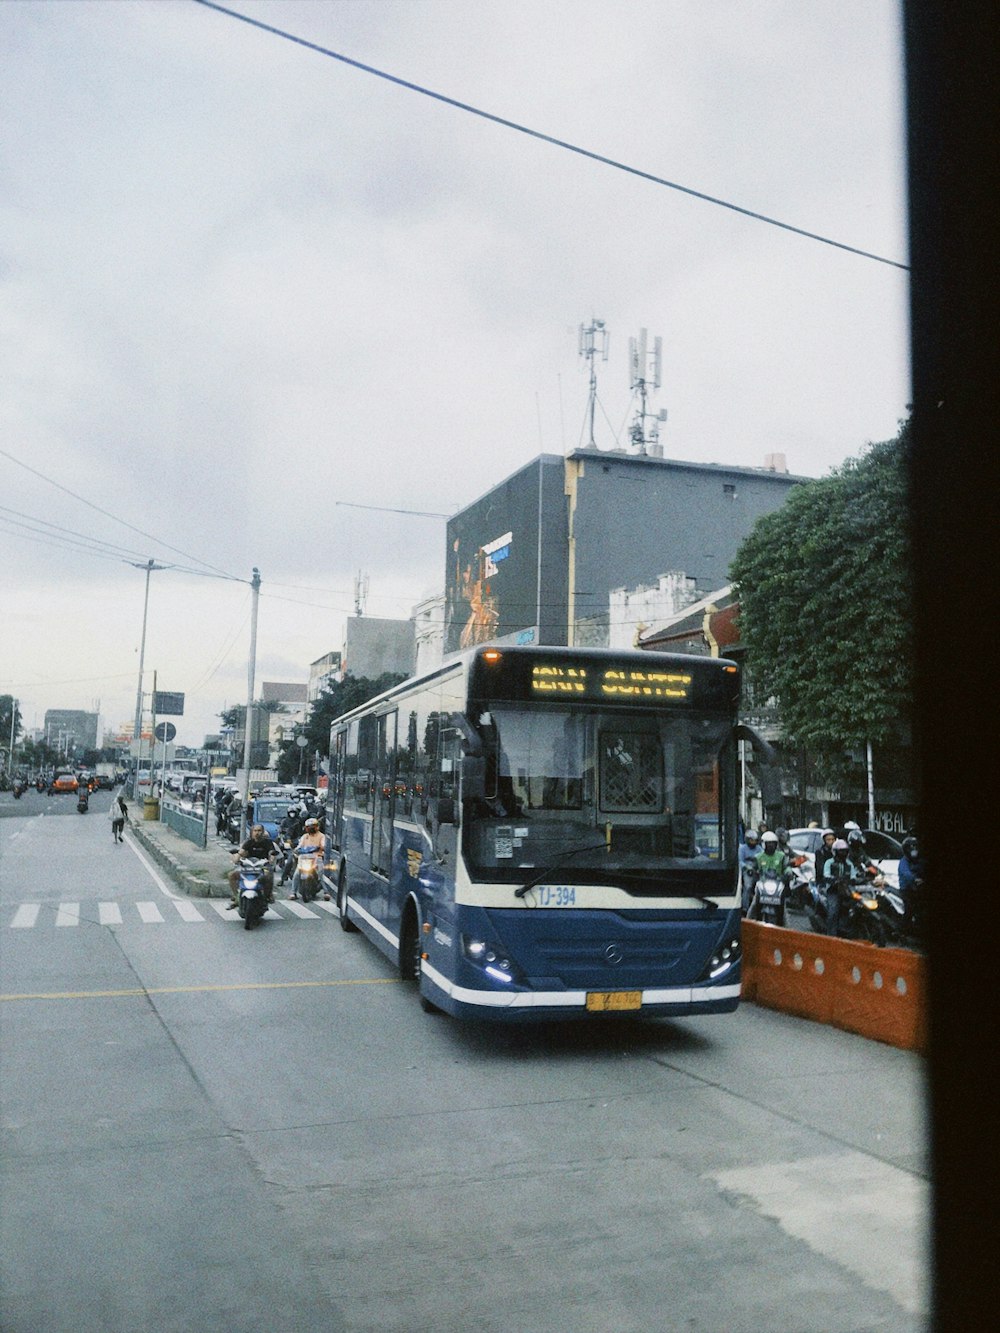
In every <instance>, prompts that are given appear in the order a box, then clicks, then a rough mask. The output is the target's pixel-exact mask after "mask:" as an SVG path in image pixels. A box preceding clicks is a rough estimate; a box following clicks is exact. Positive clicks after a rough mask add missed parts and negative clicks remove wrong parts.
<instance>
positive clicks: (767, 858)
mask: <svg viewBox="0 0 1000 1333" xmlns="http://www.w3.org/2000/svg"><path fill="white" fill-rule="evenodd" d="M754 859H755V860H756V862H757V871H758V873H763V872H764V871H765V870H770V871H771V872H772V873H775V874H777V875H778V876H779V877H780V878H782V879H784V878H786V876H787V874H788V870H789V857H788V853H787V852H783V851H782V850H781V846H780V844H779V842H778V835H777V833H772V832H770V830H769V831H768V832H767V833H765V834H764V836H763V837H762V838H761V840H760V851H759V852H758V853H757V855H756V857H755V858H754Z"/></svg>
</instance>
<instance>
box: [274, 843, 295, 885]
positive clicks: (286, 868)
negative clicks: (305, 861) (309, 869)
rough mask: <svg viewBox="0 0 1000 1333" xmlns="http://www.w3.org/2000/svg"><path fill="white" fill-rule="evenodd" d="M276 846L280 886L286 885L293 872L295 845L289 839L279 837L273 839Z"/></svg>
mask: <svg viewBox="0 0 1000 1333" xmlns="http://www.w3.org/2000/svg"><path fill="white" fill-rule="evenodd" d="M275 841H276V842H277V844H278V848H279V850H278V864H279V865H280V866H281V880H280V881H279V882H280V883H281V884H282V885H284V884H287V883H288V881H289V880H290V879H291V877H292V873H293V872H294V870H295V843H294V842H292V840H291V838H283V837H281V836H279V837H278V838H276V839H275Z"/></svg>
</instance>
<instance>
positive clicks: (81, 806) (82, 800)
mask: <svg viewBox="0 0 1000 1333" xmlns="http://www.w3.org/2000/svg"><path fill="white" fill-rule="evenodd" d="M76 808H77V810H79V812H80V814H81V815H85V814H86V813H87V811H88V810H89V809H90V792H89V791H88V790H87V787H86V786H85V785H84V786H81V787H80V790H79V792H78V793H77V797H76Z"/></svg>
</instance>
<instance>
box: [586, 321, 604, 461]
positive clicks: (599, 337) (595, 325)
mask: <svg viewBox="0 0 1000 1333" xmlns="http://www.w3.org/2000/svg"><path fill="white" fill-rule="evenodd" d="M610 341H611V334H610V333H609V332H608V330H607V328H606V327H605V325H604V320H603V319H592V320H591V322H590V324H588V325H584V324H581V325H580V346H579V352H580V355H581V356H582V357H586V359H587V361H588V362H589V364H590V393H589V396H588V398H587V420H588V421H589V423H590V439H589V440H588V441H587V446H586V447H587V448H588V449H596V448H597V441H596V440H595V439H594V407H595V406H596V404H597V369H596V367H595V366H594V359H595V357H598V356H599V357H600V358H601V360H602V361H607V359H608V344H609V343H610Z"/></svg>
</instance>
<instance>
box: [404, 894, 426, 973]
mask: <svg viewBox="0 0 1000 1333" xmlns="http://www.w3.org/2000/svg"><path fill="white" fill-rule="evenodd" d="M421 952H422V951H421V947H420V918H419V916H418V914H417V909H416V907H415V906H414V904H413V901H412V899H411V900H410V901H409V902H408V903H407V904H406V906H405V907H404V908H403V928H402V930H401V931H400V932H399V975H400V976H401V977H402V979H403V980H404V981H415V982H416V983H417V985H418V986H419V985H420V965H421V962H422V958H421Z"/></svg>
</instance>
